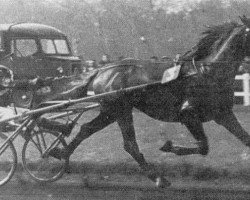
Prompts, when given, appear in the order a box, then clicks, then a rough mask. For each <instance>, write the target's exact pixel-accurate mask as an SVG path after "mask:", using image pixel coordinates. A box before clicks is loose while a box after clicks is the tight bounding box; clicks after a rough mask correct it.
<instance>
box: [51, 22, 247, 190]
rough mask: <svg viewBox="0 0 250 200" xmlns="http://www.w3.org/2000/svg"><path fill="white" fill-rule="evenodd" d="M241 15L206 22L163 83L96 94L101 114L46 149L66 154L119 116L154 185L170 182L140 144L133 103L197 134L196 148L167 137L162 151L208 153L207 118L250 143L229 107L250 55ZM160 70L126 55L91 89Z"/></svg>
mask: <svg viewBox="0 0 250 200" xmlns="http://www.w3.org/2000/svg"><path fill="white" fill-rule="evenodd" d="M241 20H242V22H243V25H241V24H237V23H234V22H231V23H225V24H222V25H218V26H214V27H210V28H208V30H207V31H205V32H204V37H203V38H202V39H201V40H200V41H199V42H198V44H197V45H196V46H195V47H194V48H193V49H192V50H191V51H189V52H187V53H186V54H184V55H183V56H181V57H180V59H179V61H178V64H181V65H182V67H181V72H180V75H179V77H178V78H177V79H176V80H173V81H171V82H169V83H165V84H161V83H160V82H159V83H158V84H152V85H149V86H147V87H145V88H144V89H141V90H135V91H132V92H128V93H121V94H120V95H117V96H116V97H112V98H111V97H107V98H103V99H102V100H100V102H99V103H100V106H101V110H100V114H99V115H98V116H97V117H96V118H94V119H93V120H92V121H90V122H88V123H86V124H83V125H82V126H81V129H80V131H79V133H78V134H77V135H76V137H75V138H74V139H73V140H72V141H71V143H70V144H69V145H68V146H67V148H65V149H52V150H51V152H50V154H51V155H52V156H55V157H57V158H59V159H61V158H69V156H70V155H71V154H72V153H73V151H74V150H75V149H76V147H77V146H78V145H79V144H80V143H81V142H82V141H83V140H85V139H86V138H88V137H89V136H91V135H92V134H93V133H95V132H97V131H99V130H101V129H103V128H104V127H106V126H108V125H109V124H111V123H113V122H117V123H118V125H119V127H120V129H121V132H122V136H123V140H124V149H125V150H126V151H127V152H128V153H129V154H130V155H131V156H132V157H133V158H134V159H135V160H136V161H137V162H138V164H139V165H140V167H141V168H142V169H143V170H144V172H145V174H146V175H147V176H148V177H149V178H150V179H151V180H153V181H155V183H156V184H157V185H158V186H168V185H170V183H169V182H168V181H167V180H165V179H164V177H163V176H162V175H161V174H160V173H158V172H156V171H155V170H153V169H151V167H149V164H148V163H147V162H146V160H145V158H144V156H143V154H142V153H141V152H140V150H139V147H138V145H137V142H136V136H135V130H134V124H133V115H132V109H133V108H137V109H138V110H140V111H142V112H144V113H146V114H147V115H148V116H150V117H152V118H154V119H157V120H162V121H165V122H181V123H183V124H184V125H185V126H186V127H187V129H188V130H189V131H190V133H191V134H192V135H193V137H194V138H195V139H196V140H197V147H196V148H188V147H181V146H176V145H173V144H172V143H171V142H169V141H168V142H166V144H165V145H164V146H163V147H162V148H161V150H162V151H165V152H172V153H175V154H177V155H188V154H201V155H207V154H208V151H209V147H208V141H207V137H206V135H205V133H204V130H203V125H202V123H203V122H207V121H210V120H214V121H215V122H216V123H218V124H220V125H222V126H224V127H225V128H226V129H227V130H228V131H230V132H231V133H232V134H233V135H235V136H236V137H237V138H238V139H239V140H240V141H241V142H242V143H243V144H245V145H246V146H250V136H249V135H248V134H247V132H246V131H245V130H244V129H243V128H242V127H241V125H240V124H239V122H238V120H237V119H236V117H235V115H234V114H233V112H232V107H233V98H234V91H233V84H234V80H235V76H236V73H237V70H238V68H239V66H240V64H241V63H242V61H244V58H245V57H246V56H250V34H249V28H250V21H249V20H248V19H247V18H246V17H243V18H241ZM171 64H174V63H171ZM168 67H170V66H166V68H168ZM155 69H156V68H155ZM190 72H192V73H190ZM161 73H163V71H162V72H161ZM159 74H160V73H158V74H157V70H156V71H152V69H151V71H150V69H149V68H148V69H147V68H144V67H143V62H140V61H137V60H129V61H127V62H125V61H123V62H121V63H118V64H113V65H111V66H107V67H105V68H102V69H100V70H98V71H97V72H96V73H95V74H94V75H93V76H91V78H90V79H93V88H94V92H95V94H99V93H105V92H109V91H113V90H119V89H122V88H126V87H131V86H134V85H139V84H144V83H151V82H154V81H155V80H156V79H157V78H158V80H159V77H160V76H158V75H159Z"/></svg>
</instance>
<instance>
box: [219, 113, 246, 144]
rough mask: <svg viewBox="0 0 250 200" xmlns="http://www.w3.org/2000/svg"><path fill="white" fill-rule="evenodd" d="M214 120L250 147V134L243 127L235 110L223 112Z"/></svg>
mask: <svg viewBox="0 0 250 200" xmlns="http://www.w3.org/2000/svg"><path fill="white" fill-rule="evenodd" d="M214 121H215V122H216V123H217V124H219V125H222V126H224V127H225V128H226V129H227V130H228V131H230V132H231V133H232V134H233V135H234V136H235V137H236V138H238V139H239V140H240V141H241V142H242V143H243V144H244V145H246V146H248V147H250V135H249V134H248V133H247V132H246V131H245V130H244V129H243V128H242V126H241V125H240V123H239V121H238V120H237V118H236V117H235V115H234V113H233V111H231V110H230V111H228V112H225V113H221V114H220V115H218V116H216V118H215V119H214Z"/></svg>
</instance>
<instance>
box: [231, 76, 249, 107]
mask: <svg viewBox="0 0 250 200" xmlns="http://www.w3.org/2000/svg"><path fill="white" fill-rule="evenodd" d="M235 79H236V80H242V84H243V87H242V88H243V91H241V92H238V91H237V92H234V96H239V97H243V105H244V106H249V105H250V90H249V79H250V75H249V74H242V75H238V76H236V78H235Z"/></svg>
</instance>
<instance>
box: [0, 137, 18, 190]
mask: <svg viewBox="0 0 250 200" xmlns="http://www.w3.org/2000/svg"><path fill="white" fill-rule="evenodd" d="M7 138H8V137H7V136H6V135H5V134H3V133H0V186H2V185H4V184H6V183H7V182H8V181H9V180H10V179H11V178H12V176H13V174H14V172H15V170H16V167H17V153H16V149H15V147H14V145H13V143H12V142H11V141H9V140H8V141H7Z"/></svg>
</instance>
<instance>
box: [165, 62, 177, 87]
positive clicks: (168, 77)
mask: <svg viewBox="0 0 250 200" xmlns="http://www.w3.org/2000/svg"><path fill="white" fill-rule="evenodd" d="M180 69H181V65H175V66H174V67H171V68H169V69H166V70H165V72H164V73H163V76H162V79H161V83H162V84H163V83H168V82H170V81H172V80H175V79H177V77H178V76H179V73H180Z"/></svg>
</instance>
